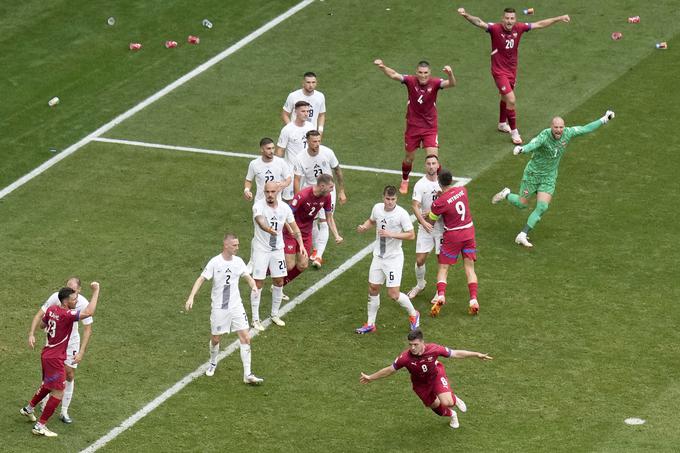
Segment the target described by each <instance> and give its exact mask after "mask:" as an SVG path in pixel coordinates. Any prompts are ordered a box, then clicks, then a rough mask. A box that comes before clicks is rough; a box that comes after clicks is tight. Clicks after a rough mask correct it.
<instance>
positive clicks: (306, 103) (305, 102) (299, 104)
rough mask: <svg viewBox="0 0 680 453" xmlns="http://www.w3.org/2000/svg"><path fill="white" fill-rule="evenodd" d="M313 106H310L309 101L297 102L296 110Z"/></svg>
mask: <svg viewBox="0 0 680 453" xmlns="http://www.w3.org/2000/svg"><path fill="white" fill-rule="evenodd" d="M311 106H312V104H310V103H309V102H307V101H297V102H296V103H295V110H297V109H299V108H300V107H311Z"/></svg>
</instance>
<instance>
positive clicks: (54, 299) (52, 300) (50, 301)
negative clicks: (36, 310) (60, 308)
mask: <svg viewBox="0 0 680 453" xmlns="http://www.w3.org/2000/svg"><path fill="white" fill-rule="evenodd" d="M52 305H59V293H53V294H52V295H51V296H50V297H48V298H47V300H46V301H45V303H44V304H42V307H40V309H41V310H42V311H43V313H45V312H46V311H47V309H48V308H50V307H51V306H52Z"/></svg>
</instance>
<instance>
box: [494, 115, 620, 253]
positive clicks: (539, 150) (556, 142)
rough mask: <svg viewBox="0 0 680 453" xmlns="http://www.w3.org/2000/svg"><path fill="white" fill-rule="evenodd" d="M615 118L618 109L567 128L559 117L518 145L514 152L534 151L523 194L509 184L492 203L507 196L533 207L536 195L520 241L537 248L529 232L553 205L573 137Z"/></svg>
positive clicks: (514, 202)
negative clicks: (558, 179)
mask: <svg viewBox="0 0 680 453" xmlns="http://www.w3.org/2000/svg"><path fill="white" fill-rule="evenodd" d="M612 118H614V112H612V111H611V110H607V112H606V113H605V114H604V116H603V117H602V118H599V119H597V120H595V121H593V122H592V123H589V124H586V125H585V126H575V127H564V120H563V119H562V118H560V117H559V116H556V117H555V118H553V120H552V124H551V125H550V128H549V129H544V130H543V131H541V133H540V134H538V135H537V136H536V137H534V138H533V139H532V140H531V141H530V142H529V143H527V144H526V145H524V146H515V148H514V149H513V151H512V153H513V154H514V155H515V156H517V155H518V154H520V153H522V154H527V153H533V154H532V156H531V160H529V162H528V163H527V166H526V167H525V168H524V175H522V182H521V183H520V186H519V194H514V193H510V189H508V188H507V187H506V188H504V189H503V190H501V191H500V192H498V193H497V194H496V195H494V196H493V198H492V199H491V202H492V203H493V204H496V203H499V202H501V201H503V200H505V199H507V200H508V203H510V204H511V205H513V206H515V207H517V208H519V209H526V208H527V207H528V206H529V197H531V196H532V195H533V194H536V209H534V211H533V212H532V213H531V214H530V215H529V218H528V219H527V224H526V225H525V226H524V229H522V231H521V232H520V233H519V234H518V235H517V237H516V238H515V242H516V243H517V244H520V245H523V246H524V247H533V245H532V244H531V242H529V238H528V237H527V234H528V233H529V231H531V230H532V229H533V228H534V227H536V224H537V223H538V221H539V220H541V217H542V216H543V214H545V212H546V211H547V210H548V207H549V206H550V200H552V196H553V193H554V192H555V184H556V183H557V174H558V172H559V166H560V160H561V159H562V155H563V154H564V151H565V150H566V149H567V145H568V144H569V142H570V141H571V139H572V138H574V137H578V136H579V135H583V134H587V133H589V132H593V131H594V130H596V129H598V128H599V127H600V126H602V125H603V124H607V122H609V120H611V119H612Z"/></svg>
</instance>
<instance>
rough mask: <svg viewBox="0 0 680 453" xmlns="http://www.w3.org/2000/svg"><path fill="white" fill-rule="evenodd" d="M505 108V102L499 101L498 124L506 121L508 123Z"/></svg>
mask: <svg viewBox="0 0 680 453" xmlns="http://www.w3.org/2000/svg"><path fill="white" fill-rule="evenodd" d="M506 106H507V104H506V103H505V101H501V104H500V109H499V110H500V115H498V122H499V123H505V122H506V121H508V111H507V110H506V108H507V107H506Z"/></svg>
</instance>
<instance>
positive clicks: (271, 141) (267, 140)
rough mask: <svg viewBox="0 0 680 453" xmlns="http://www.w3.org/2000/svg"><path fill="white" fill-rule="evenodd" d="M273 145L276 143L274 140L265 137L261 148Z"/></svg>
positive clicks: (261, 141) (261, 142)
mask: <svg viewBox="0 0 680 453" xmlns="http://www.w3.org/2000/svg"><path fill="white" fill-rule="evenodd" d="M271 143H274V140H272V139H271V138H269V137H264V138H263V139H262V140H260V148H262V147H263V146H265V145H269V144H271Z"/></svg>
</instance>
